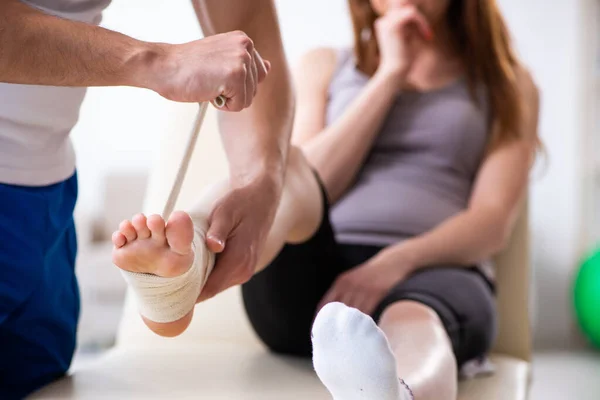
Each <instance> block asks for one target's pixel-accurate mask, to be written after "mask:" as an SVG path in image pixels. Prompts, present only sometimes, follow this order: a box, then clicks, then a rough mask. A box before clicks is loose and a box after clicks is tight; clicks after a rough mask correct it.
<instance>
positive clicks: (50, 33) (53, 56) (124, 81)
mask: <svg viewBox="0 0 600 400" xmlns="http://www.w3.org/2000/svg"><path fill="white" fill-rule="evenodd" d="M160 52H161V46H160V45H156V44H150V43H145V42H141V41H138V40H135V39H133V38H130V37H128V36H125V35H122V34H119V33H117V32H113V31H109V30H107V29H103V28H100V27H97V26H93V25H89V24H85V23H81V22H74V21H69V20H65V19H62V18H58V17H54V16H50V15H47V14H44V13H42V12H41V11H38V10H36V9H34V8H32V7H29V6H27V5H25V4H23V3H21V2H20V1H17V0H0V82H6V83H21V84H37V85H52V86H119V85H127V86H139V87H149V86H150V85H149V82H148V76H150V74H149V72H150V69H151V68H153V67H154V65H155V64H154V62H153V61H154V60H155V59H156V58H157V57H158V55H159V54H160Z"/></svg>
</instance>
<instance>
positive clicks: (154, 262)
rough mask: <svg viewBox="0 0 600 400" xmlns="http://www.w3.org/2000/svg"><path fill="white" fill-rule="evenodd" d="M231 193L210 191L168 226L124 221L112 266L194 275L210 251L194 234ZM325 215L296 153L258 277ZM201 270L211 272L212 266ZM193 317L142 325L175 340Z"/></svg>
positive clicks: (140, 219)
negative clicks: (195, 263)
mask: <svg viewBox="0 0 600 400" xmlns="http://www.w3.org/2000/svg"><path fill="white" fill-rule="evenodd" d="M227 189H228V184H227V182H222V183H220V184H217V185H215V186H213V187H210V188H208V189H207V190H206V191H205V192H204V193H203V194H202V195H201V196H200V198H199V201H198V203H197V204H196V206H195V207H194V208H193V209H192V210H191V211H190V213H189V214H187V213H184V212H175V213H173V215H172V216H171V217H170V219H169V221H168V222H167V223H165V221H164V220H163V219H162V218H161V217H160V216H158V215H152V216H150V217H148V218H146V217H145V216H143V215H137V216H135V217H134V218H133V220H132V222H130V221H124V222H123V223H122V224H121V226H120V229H119V231H117V232H115V234H114V235H113V243H114V245H115V250H114V252H113V261H114V263H115V264H116V265H117V266H118V267H119V268H121V269H123V270H125V271H128V272H134V273H143V274H151V275H153V276H158V277H165V278H176V277H179V276H182V274H185V273H186V272H188V271H190V270H191V269H192V268H190V266H192V267H194V266H193V265H192V264H193V263H194V262H195V261H194V260H196V261H197V260H198V258H199V257H197V255H198V252H206V251H207V250H206V247H205V244H204V243H203V242H202V241H198V242H197V243H195V246H193V245H192V242H193V239H194V231H196V232H197V233H198V232H199V235H197V236H199V237H202V236H203V234H204V232H205V231H206V229H207V221H208V218H209V215H210V212H211V210H212V208H213V206H214V204H215V202H216V201H217V200H219V198H221V196H222V195H223V194H224V193H225V192H226V191H227ZM322 215H323V202H322V194H321V188H320V186H319V183H318V181H317V178H316V176H315V174H314V172H313V171H312V169H311V168H310V166H309V165H308V162H307V161H306V159H305V158H304V156H303V155H302V153H301V151H300V150H299V149H297V148H292V149H291V150H290V154H289V158H288V165H287V170H286V179H285V183H284V188H283V192H282V197H281V201H280V204H279V208H278V211H277V213H276V216H275V220H274V223H273V225H272V228H271V231H270V233H269V236H268V238H267V241H266V245H265V248H264V251H263V253H262V254H261V256H260V259H259V261H258V263H257V266H256V272H259V271H261V270H262V269H263V268H264V267H265V266H267V265H268V264H269V263H270V262H271V261H272V260H273V258H274V257H275V256H276V255H277V254H278V253H279V252H280V251H281V249H282V248H283V246H284V245H285V243H298V242H302V241H305V240H307V239H308V238H310V237H311V236H312V235H313V234H314V232H315V231H316V230H317V228H318V226H319V223H320V221H321V219H322ZM209 262H212V261H209ZM199 268H200V269H202V270H203V271H208V272H210V270H211V269H212V265H202V266H199ZM200 275H202V273H200ZM206 277H207V276H205V277H204V278H203V281H205V280H206ZM202 283H203V282H202ZM177 301H179V299H177ZM192 315H193V307H192V309H191V310H190V311H189V312H187V313H186V314H185V315H182V316H181V317H178V318H177V319H176V320H174V321H173V320H170V321H168V322H155V321H153V320H151V319H149V318H144V321H145V322H146V324H147V325H148V326H149V327H150V329H152V330H153V331H154V332H156V333H158V334H160V335H163V336H175V335H178V334H180V333H181V332H183V331H184V330H185V329H186V328H187V326H188V325H189V323H190V321H191V318H192Z"/></svg>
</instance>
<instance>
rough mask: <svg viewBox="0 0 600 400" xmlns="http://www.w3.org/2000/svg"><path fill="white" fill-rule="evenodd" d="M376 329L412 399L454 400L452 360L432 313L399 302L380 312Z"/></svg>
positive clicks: (420, 306) (417, 305)
mask: <svg viewBox="0 0 600 400" xmlns="http://www.w3.org/2000/svg"><path fill="white" fill-rule="evenodd" d="M379 327H380V328H381V329H382V330H383V332H384V333H385V335H386V337H387V339H388V341H389V343H390V345H391V349H392V351H393V353H394V355H395V359H396V366H397V373H398V376H399V377H400V378H402V379H403V380H404V381H405V382H406V383H407V384H408V386H409V387H410V388H411V390H412V392H413V393H414V397H415V398H416V399H418V400H454V399H456V391H457V376H458V375H457V371H456V358H455V357H454V353H453V351H452V344H451V343H450V340H449V338H448V334H447V333H446V330H445V328H444V325H443V323H442V321H441V320H440V318H439V317H438V315H437V314H436V313H435V311H433V310H432V309H431V308H429V307H428V306H426V305H424V304H421V303H417V302H414V301H399V302H397V303H394V304H392V305H391V306H389V307H388V308H387V309H386V310H385V311H384V313H383V315H382V317H381V320H380V321H379Z"/></svg>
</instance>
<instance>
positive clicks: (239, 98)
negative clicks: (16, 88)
mask: <svg viewBox="0 0 600 400" xmlns="http://www.w3.org/2000/svg"><path fill="white" fill-rule="evenodd" d="M261 67H262V69H261ZM253 69H254V70H256V69H257V68H256V60H255V57H254V48H253V47H252V41H251V40H250V39H249V38H248V37H247V36H246V35H243V34H242V33H241V32H233V33H227V34H224V35H219V36H217V37H213V38H210V39H206V40H198V41H195V42H191V43H185V44H177V45H168V44H162V43H148V42H143V41H140V40H136V39H133V38H131V37H128V36H126V35H122V34H120V33H117V32H113V31H110V30H108V29H104V28H100V27H97V26H93V25H89V24H85V23H81V22H75V21H70V20H66V19H63V18H59V17H55V16H51V15H47V14H45V13H43V12H41V11H39V10H36V9H35V8H32V7H30V6H28V5H25V4H24V3H21V2H20V1H18V0H0V82H6V83H21V84H37V85H52V86H134V87H142V88H146V89H150V90H154V91H156V92H158V93H159V94H161V95H162V96H164V97H166V98H169V99H171V100H176V101H186V102H187V101H189V102H200V101H208V100H212V99H215V98H216V97H217V96H219V95H221V94H223V95H225V97H227V98H228V99H229V100H228V102H227V109H228V110H235V111H239V110H241V109H243V108H244V107H247V106H249V105H250V103H251V101H252V96H253V94H254V92H255V90H256V85H257V84H258V82H260V81H261V80H262V79H264V77H265V75H266V69H265V68H264V66H263V65H262V63H261V65H259V68H258V70H257V73H256V78H254V77H252V79H248V77H249V76H250V75H251V73H252V72H253V71H252V70H253ZM247 93H248V94H249V95H247Z"/></svg>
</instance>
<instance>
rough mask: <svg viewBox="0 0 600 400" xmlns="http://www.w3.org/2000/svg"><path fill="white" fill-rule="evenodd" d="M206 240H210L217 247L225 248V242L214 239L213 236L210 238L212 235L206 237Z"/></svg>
mask: <svg viewBox="0 0 600 400" xmlns="http://www.w3.org/2000/svg"><path fill="white" fill-rule="evenodd" d="M208 239H210V240H212V241H213V242H215V243H217V244H218V245H219V246H221V247H224V246H225V242H224V241H222V240H221V239H219V238H216V237H214V236H212V235H210V236H208Z"/></svg>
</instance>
